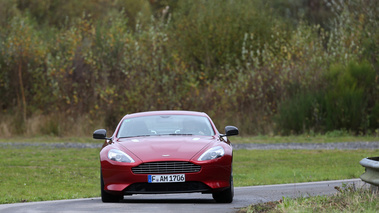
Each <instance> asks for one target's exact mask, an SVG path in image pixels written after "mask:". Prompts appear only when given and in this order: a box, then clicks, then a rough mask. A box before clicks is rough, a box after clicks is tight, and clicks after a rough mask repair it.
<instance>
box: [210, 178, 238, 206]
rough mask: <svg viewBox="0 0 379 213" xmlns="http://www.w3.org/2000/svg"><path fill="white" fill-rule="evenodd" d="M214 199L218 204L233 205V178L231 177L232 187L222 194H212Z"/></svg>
mask: <svg viewBox="0 0 379 213" xmlns="http://www.w3.org/2000/svg"><path fill="white" fill-rule="evenodd" d="M212 196H213V199H214V200H215V201H216V202H217V203H231V202H233V197H234V186H233V176H232V175H231V176H230V187H229V188H228V189H225V190H224V191H221V192H215V193H212Z"/></svg>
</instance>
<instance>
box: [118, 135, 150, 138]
mask: <svg viewBox="0 0 379 213" xmlns="http://www.w3.org/2000/svg"><path fill="white" fill-rule="evenodd" d="M149 136H151V135H133V136H126V137H119V138H136V137H149Z"/></svg>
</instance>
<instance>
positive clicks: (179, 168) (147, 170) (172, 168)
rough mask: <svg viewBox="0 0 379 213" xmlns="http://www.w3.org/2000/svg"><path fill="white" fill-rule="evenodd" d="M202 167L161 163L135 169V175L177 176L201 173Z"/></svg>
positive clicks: (133, 169) (146, 164) (144, 164)
mask: <svg viewBox="0 0 379 213" xmlns="http://www.w3.org/2000/svg"><path fill="white" fill-rule="evenodd" d="M200 170H201V166H199V165H196V164H193V163H190V162H186V161H159V162H150V163H143V164H140V165H139V166H136V167H133V168H132V171H133V173H134V174H175V173H193V172H199V171H200Z"/></svg>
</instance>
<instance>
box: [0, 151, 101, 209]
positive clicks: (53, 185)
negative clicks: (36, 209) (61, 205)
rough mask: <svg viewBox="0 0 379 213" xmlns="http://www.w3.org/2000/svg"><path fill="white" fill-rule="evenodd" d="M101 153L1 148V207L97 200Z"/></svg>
mask: <svg viewBox="0 0 379 213" xmlns="http://www.w3.org/2000/svg"><path fill="white" fill-rule="evenodd" d="M98 156H99V150H98V149H54V148H46V147H26V148H25V147H23V148H14V147H12V148H11V147H2V148H1V149H0V195H1V196H0V203H15V202H27V201H42V200H56V199H71V198H83V197H95V196H99V195H100V190H99V187H98V186H99V170H100V169H99V168H100V166H99V160H98V158H99V157H98Z"/></svg>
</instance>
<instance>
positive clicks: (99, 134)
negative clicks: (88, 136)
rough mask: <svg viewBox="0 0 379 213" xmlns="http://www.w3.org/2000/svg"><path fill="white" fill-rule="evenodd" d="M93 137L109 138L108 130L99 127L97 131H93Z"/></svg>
mask: <svg viewBox="0 0 379 213" xmlns="http://www.w3.org/2000/svg"><path fill="white" fill-rule="evenodd" d="M93 138H94V139H107V130H105V129H98V130H96V131H95V132H93Z"/></svg>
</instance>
